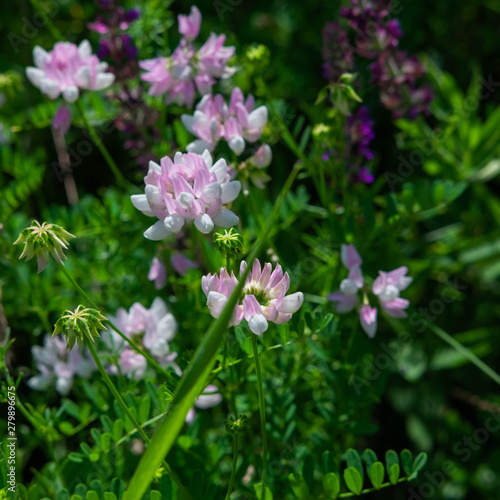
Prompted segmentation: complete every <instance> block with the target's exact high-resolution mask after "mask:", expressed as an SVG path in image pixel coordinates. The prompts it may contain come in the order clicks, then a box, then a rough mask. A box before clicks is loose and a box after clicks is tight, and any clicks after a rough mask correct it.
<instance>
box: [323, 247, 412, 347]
mask: <svg viewBox="0 0 500 500" xmlns="http://www.w3.org/2000/svg"><path fill="white" fill-rule="evenodd" d="M341 261H342V264H343V265H344V266H345V267H346V268H347V269H348V271H349V274H348V277H347V278H346V279H344V280H342V281H341V283H340V289H339V290H337V291H336V292H333V293H331V294H330V295H328V297H327V298H328V300H331V301H333V302H336V309H337V312H339V313H346V312H349V311H352V310H353V309H354V308H356V307H357V306H358V304H359V299H358V292H359V291H360V290H362V292H363V302H362V304H361V307H360V308H359V321H360V323H361V327H362V328H363V330H364V331H365V332H366V334H367V335H368V336H369V337H370V338H373V337H374V336H375V333H376V331H377V309H376V308H375V307H372V306H371V305H370V302H369V300H368V295H367V293H368V291H369V288H368V287H366V286H365V282H364V278H363V273H362V271H361V265H362V264H363V259H362V258H361V256H360V255H359V253H358V252H357V250H356V248H355V246H354V245H342V247H341ZM407 272H408V268H407V267H405V266H402V267H398V268H397V269H394V270H393V271H390V272H384V271H379V276H378V278H377V279H376V280H375V282H374V283H373V286H372V289H371V291H372V293H373V294H374V295H376V296H377V298H378V300H379V304H380V306H381V308H382V310H383V311H385V313H386V314H388V315H389V316H392V317H394V318H406V317H407V314H406V312H405V311H404V310H405V309H406V308H407V307H408V306H409V304H410V303H409V301H408V300H406V299H403V298H401V297H399V292H400V291H402V290H405V289H406V288H407V287H408V286H409V285H410V283H411V282H412V280H413V278H411V277H409V276H406V274H407Z"/></svg>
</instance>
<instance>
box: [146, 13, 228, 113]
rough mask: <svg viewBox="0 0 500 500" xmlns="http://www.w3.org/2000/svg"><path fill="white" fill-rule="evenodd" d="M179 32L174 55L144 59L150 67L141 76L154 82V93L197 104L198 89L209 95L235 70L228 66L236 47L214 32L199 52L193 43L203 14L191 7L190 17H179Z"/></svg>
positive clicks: (187, 103) (189, 104)
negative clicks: (213, 87)
mask: <svg viewBox="0 0 500 500" xmlns="http://www.w3.org/2000/svg"><path fill="white" fill-rule="evenodd" d="M178 21H179V32H180V33H181V35H183V37H182V39H181V41H180V43H179V45H178V46H177V48H176V49H175V50H174V52H173V53H172V56H171V57H157V58H154V59H147V60H145V61H141V62H140V63H139V66H140V67H141V68H142V69H144V70H146V72H145V73H144V74H142V75H141V79H142V80H144V81H146V82H150V83H151V87H150V89H149V92H148V93H149V94H150V95H162V94H166V99H165V102H166V103H167V104H170V103H172V102H176V103H177V104H180V105H182V104H185V105H186V106H188V107H189V108H191V107H192V106H193V103H194V97H195V93H196V90H198V92H200V94H203V95H204V94H208V93H210V92H211V90H212V86H213V85H214V84H215V83H216V80H217V79H218V78H228V77H229V76H231V75H232V74H233V73H234V72H235V69H234V68H231V67H229V66H228V65H227V62H228V60H229V59H230V58H231V57H232V56H233V54H234V51H235V48H234V47H225V46H224V43H225V41H226V37H225V35H219V36H217V35H215V34H214V33H211V34H210V37H209V38H208V40H207V41H206V42H205V44H204V45H203V46H202V47H201V48H200V49H199V50H198V51H197V50H196V49H195V48H194V46H193V44H192V42H193V40H194V39H195V38H196V37H197V36H198V33H199V30H200V24H201V13H200V11H199V10H198V9H197V8H196V7H194V6H193V7H192V8H191V13H190V15H189V16H179V18H178Z"/></svg>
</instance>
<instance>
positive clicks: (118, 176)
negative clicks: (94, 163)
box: [75, 100, 127, 188]
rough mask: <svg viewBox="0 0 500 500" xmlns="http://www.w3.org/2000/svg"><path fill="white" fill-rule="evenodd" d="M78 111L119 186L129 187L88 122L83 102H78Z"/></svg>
mask: <svg viewBox="0 0 500 500" xmlns="http://www.w3.org/2000/svg"><path fill="white" fill-rule="evenodd" d="M75 105H76V109H77V111H78V114H79V115H80V118H81V119H82V122H83V125H84V127H85V128H86V129H87V132H88V133H89V135H90V137H91V138H92V140H93V141H94V144H95V145H96V146H97V148H98V149H99V151H100V152H101V154H102V156H103V157H104V159H105V160H106V163H107V164H108V166H109V168H110V169H111V171H112V172H113V175H114V176H115V179H116V182H117V184H118V185H120V186H121V187H125V188H126V187H127V181H126V179H125V177H123V175H122V173H121V172H120V169H119V168H118V166H117V165H116V163H115V160H113V158H112V156H111V155H110V154H109V151H108V150H107V149H106V146H105V145H104V143H103V142H102V141H101V139H100V138H99V136H98V135H97V132H96V131H95V129H94V127H93V126H92V125H91V124H90V123H89V121H88V120H87V117H86V116H85V110H84V109H83V105H82V103H81V101H79V100H77V101H76V103H75Z"/></svg>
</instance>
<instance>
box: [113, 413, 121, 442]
mask: <svg viewBox="0 0 500 500" xmlns="http://www.w3.org/2000/svg"><path fill="white" fill-rule="evenodd" d="M122 434H123V421H122V420H121V419H118V420H115V421H114V422H113V431H112V433H111V437H112V438H113V441H114V442H115V443H116V442H118V441H120V439H121V438H122Z"/></svg>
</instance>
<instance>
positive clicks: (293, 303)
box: [278, 292, 304, 314]
mask: <svg viewBox="0 0 500 500" xmlns="http://www.w3.org/2000/svg"><path fill="white" fill-rule="evenodd" d="M303 302H304V294H303V293H302V292H297V293H292V294H291V295H287V296H286V297H285V298H284V299H283V302H282V303H281V305H280V306H279V307H278V311H279V312H280V313H285V314H293V313H295V312H297V311H298V310H299V309H300V306H301V305H302V303H303Z"/></svg>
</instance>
